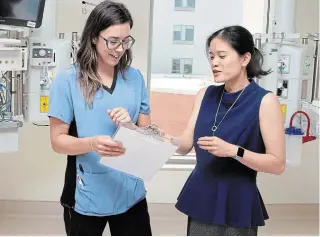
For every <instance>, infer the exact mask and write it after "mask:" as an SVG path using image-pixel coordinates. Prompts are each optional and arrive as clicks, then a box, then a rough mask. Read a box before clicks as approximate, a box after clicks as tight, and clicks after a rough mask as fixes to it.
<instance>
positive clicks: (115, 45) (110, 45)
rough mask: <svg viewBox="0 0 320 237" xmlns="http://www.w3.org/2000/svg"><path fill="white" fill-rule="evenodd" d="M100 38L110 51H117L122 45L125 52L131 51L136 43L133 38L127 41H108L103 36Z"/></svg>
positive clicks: (130, 37)
mask: <svg viewBox="0 0 320 237" xmlns="http://www.w3.org/2000/svg"><path fill="white" fill-rule="evenodd" d="M100 37H101V38H102V39H104V40H105V41H106V45H107V48H108V49H117V48H118V47H119V46H120V45H121V46H122V48H123V49H124V50H127V49H130V48H131V47H132V46H133V44H134V42H135V41H136V40H135V39H134V38H133V37H132V36H129V37H128V38H126V39H125V40H117V39H106V38H104V37H102V36H100Z"/></svg>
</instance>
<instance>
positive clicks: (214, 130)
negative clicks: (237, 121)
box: [211, 125, 217, 137]
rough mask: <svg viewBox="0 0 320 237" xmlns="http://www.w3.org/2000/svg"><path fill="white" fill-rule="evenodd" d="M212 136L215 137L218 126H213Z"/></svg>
mask: <svg viewBox="0 0 320 237" xmlns="http://www.w3.org/2000/svg"><path fill="white" fill-rule="evenodd" d="M211 131H212V136H213V137H214V133H215V132H216V131H217V126H215V125H213V126H212V128H211Z"/></svg>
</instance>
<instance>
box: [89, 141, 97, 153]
mask: <svg viewBox="0 0 320 237" xmlns="http://www.w3.org/2000/svg"><path fill="white" fill-rule="evenodd" d="M92 141H93V138H91V139H90V147H91V150H92V151H93V152H96V151H95V150H94V149H93V146H92Z"/></svg>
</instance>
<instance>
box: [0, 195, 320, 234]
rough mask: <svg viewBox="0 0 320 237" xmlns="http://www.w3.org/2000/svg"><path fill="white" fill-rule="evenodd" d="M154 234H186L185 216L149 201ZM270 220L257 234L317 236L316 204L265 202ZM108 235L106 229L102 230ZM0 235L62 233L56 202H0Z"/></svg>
mask: <svg viewBox="0 0 320 237" xmlns="http://www.w3.org/2000/svg"><path fill="white" fill-rule="evenodd" d="M149 208H150V216H151V221H152V229H153V234H154V235H157V236H160V235H161V236H165V235H171V236H177V235H180V236H181V235H185V234H186V217H185V216H183V215H182V214H180V213H179V212H177V211H176V210H175V208H174V206H173V205H172V204H150V207H149ZM267 209H268V212H269V215H270V220H268V221H267V223H266V226H265V227H263V228H260V229H259V235H264V236H265V235H273V236H274V235H286V236H290V235H295V236H297V235H299V236H319V206H318V205H268V206H267ZM104 234H105V235H109V232H108V228H106V231H105V233H104ZM0 235H65V232H64V225H63V220H62V208H61V207H60V206H59V204H58V203H25V202H16V203H11V202H5V201H0Z"/></svg>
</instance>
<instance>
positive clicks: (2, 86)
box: [0, 83, 11, 110]
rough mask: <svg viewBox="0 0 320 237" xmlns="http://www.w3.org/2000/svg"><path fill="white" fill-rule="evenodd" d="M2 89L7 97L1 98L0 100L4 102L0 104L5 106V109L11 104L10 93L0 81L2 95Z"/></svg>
mask: <svg viewBox="0 0 320 237" xmlns="http://www.w3.org/2000/svg"><path fill="white" fill-rule="evenodd" d="M3 89H5V90H6V97H7V98H1V101H5V102H4V103H3V104H2V106H4V107H6V109H5V110H8V108H10V106H11V93H10V91H9V89H8V88H7V87H6V86H4V85H3V84H1V83H0V92H1V94H2V95H3V96H4V91H3ZM2 109H3V108H2Z"/></svg>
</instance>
